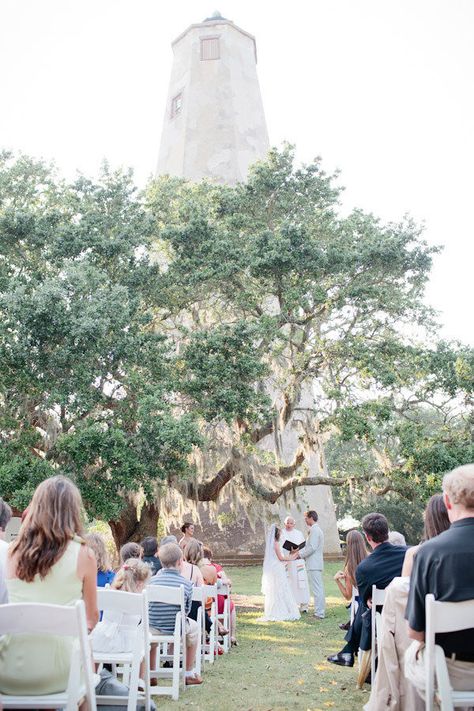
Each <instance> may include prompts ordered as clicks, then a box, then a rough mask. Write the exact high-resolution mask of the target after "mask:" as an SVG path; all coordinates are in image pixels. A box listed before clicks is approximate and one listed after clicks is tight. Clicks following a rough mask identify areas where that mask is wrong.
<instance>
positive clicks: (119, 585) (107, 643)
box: [91, 558, 151, 652]
mask: <svg viewBox="0 0 474 711" xmlns="http://www.w3.org/2000/svg"><path fill="white" fill-rule="evenodd" d="M150 578H151V570H150V566H149V565H148V564H147V563H145V562H143V561H142V560H140V559H139V558H129V559H128V560H127V562H126V563H124V564H123V565H122V566H121V567H120V568H119V569H118V571H117V574H116V575H115V578H114V580H113V582H112V585H111V589H112V590H123V591H124V592H132V593H141V592H142V591H143V590H144V588H145V585H146V584H147V583H148V581H149V580H150ZM140 620H141V618H140V615H130V614H128V613H125V612H118V611H115V610H104V615H103V618H102V620H101V621H100V622H99V623H98V624H97V625H96V627H95V628H94V630H93V631H92V634H91V640H92V648H93V649H94V651H95V652H130V651H131V650H132V649H133V647H134V644H135V640H136V636H137V627H138V625H139V624H140Z"/></svg>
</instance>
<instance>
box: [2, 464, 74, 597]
mask: <svg viewBox="0 0 474 711" xmlns="http://www.w3.org/2000/svg"><path fill="white" fill-rule="evenodd" d="M81 512H82V499H81V495H80V493H79V489H78V488H77V486H75V485H74V484H73V483H72V481H71V480H70V479H67V478H66V477H65V476H60V475H58V476H52V477H50V478H49V479H45V480H44V481H42V482H41V484H40V485H39V486H38V487H37V488H36V491H35V493H34V494H33V498H32V500H31V504H30V505H29V507H28V513H27V514H26V516H25V520H24V521H23V524H22V526H21V528H20V532H19V534H18V537H17V538H16V540H15V541H14V543H13V545H12V547H11V554H10V555H11V556H15V557H16V574H17V577H18V578H19V579H20V580H23V581H24V582H26V583H31V582H32V581H33V579H34V577H35V575H37V574H38V575H39V576H40V577H41V578H45V577H46V575H47V574H48V573H49V571H50V570H51V568H52V567H53V565H54V564H55V563H57V561H58V560H59V559H60V558H61V557H62V555H63V554H64V552H65V551H66V548H67V546H68V545H69V543H70V542H71V541H72V540H73V538H74V537H75V536H77V535H82V532H83V528H82V520H81Z"/></svg>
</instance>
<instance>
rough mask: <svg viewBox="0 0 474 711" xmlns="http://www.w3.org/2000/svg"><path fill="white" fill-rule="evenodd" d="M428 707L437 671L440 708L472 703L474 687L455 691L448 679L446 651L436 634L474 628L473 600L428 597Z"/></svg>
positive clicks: (445, 709)
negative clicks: (457, 600)
mask: <svg viewBox="0 0 474 711" xmlns="http://www.w3.org/2000/svg"><path fill="white" fill-rule="evenodd" d="M425 600H426V602H425V614H426V630H425V684H426V687H425V688H426V692H425V694H426V695H425V708H426V711H433V708H434V696H435V673H436V682H437V697H438V701H439V703H440V706H441V711H452V710H453V709H454V708H455V707H456V706H473V705H474V689H472V690H471V691H454V690H453V688H452V686H451V682H450V681H449V674H448V667H447V665H446V657H445V656H444V651H443V649H442V648H441V647H440V646H439V645H437V644H436V645H435V635H436V634H439V633H442V632H459V631H460V630H467V629H471V627H474V599H473V600H466V601H464V602H440V601H439V600H435V598H434V595H431V594H429V595H427V596H426V598H425Z"/></svg>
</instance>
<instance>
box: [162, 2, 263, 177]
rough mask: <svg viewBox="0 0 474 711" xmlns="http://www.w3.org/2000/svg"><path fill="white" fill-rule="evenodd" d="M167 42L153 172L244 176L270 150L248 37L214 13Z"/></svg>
mask: <svg viewBox="0 0 474 711" xmlns="http://www.w3.org/2000/svg"><path fill="white" fill-rule="evenodd" d="M172 47H173V54H174V61H173V68H172V71H171V79H170V84H169V91H168V98H167V102H166V111H165V116H164V120H163V133H162V137H161V146H160V153H159V159H158V170H157V172H158V175H163V174H169V175H175V176H179V177H183V178H187V179H189V180H201V179H202V178H209V179H211V180H215V181H216V182H219V183H226V184H228V185H234V184H235V183H237V182H242V181H245V179H246V177H247V172H248V168H249V166H250V165H251V164H252V163H255V161H256V160H258V159H260V158H263V157H264V156H265V155H266V153H267V151H268V148H269V142H268V132H267V126H266V123H265V115H264V111H263V104H262V98H261V95H260V87H259V84H258V78H257V47H256V43H255V38H254V37H253V36H252V35H251V34H249V33H248V32H245V30H242V29H241V28H240V27H237V25H235V24H234V23H233V22H231V21H230V20H227V19H225V18H224V17H222V16H221V15H220V14H219V13H214V15H213V16H212V17H209V18H207V19H206V20H204V22H201V23H199V24H196V25H191V26H190V27H188V29H187V30H185V31H184V32H183V33H182V34H181V35H180V36H179V37H178V38H177V39H175V41H174V42H173V43H172Z"/></svg>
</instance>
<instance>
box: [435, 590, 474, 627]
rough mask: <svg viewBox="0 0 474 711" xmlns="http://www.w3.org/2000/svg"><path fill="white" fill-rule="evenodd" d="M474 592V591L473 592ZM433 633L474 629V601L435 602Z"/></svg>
mask: <svg viewBox="0 0 474 711" xmlns="http://www.w3.org/2000/svg"><path fill="white" fill-rule="evenodd" d="M473 592H474V591H473ZM431 605H432V610H433V613H432V614H433V619H432V625H433V632H434V634H439V633H441V632H459V631H460V630H467V629H470V628H471V627H474V601H473V600H465V601H464V602H440V601H439V600H433V602H432V603H431Z"/></svg>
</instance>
